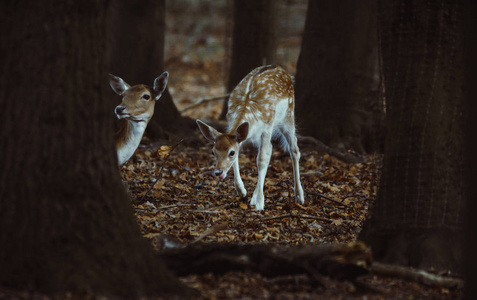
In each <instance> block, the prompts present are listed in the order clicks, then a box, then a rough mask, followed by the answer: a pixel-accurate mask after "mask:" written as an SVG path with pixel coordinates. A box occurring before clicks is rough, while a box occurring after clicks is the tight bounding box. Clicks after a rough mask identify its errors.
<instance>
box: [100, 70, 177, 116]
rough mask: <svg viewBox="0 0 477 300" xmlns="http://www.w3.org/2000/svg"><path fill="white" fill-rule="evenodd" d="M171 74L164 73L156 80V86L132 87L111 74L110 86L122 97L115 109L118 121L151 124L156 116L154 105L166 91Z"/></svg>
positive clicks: (142, 85) (141, 85) (139, 85)
mask: <svg viewBox="0 0 477 300" xmlns="http://www.w3.org/2000/svg"><path fill="white" fill-rule="evenodd" d="M168 78H169V73H168V72H164V73H162V75H161V76H159V77H157V78H156V79H155V80H154V86H153V87H150V86H147V85H144V84H137V85H135V86H130V85H129V84H127V83H126V82H125V81H124V80H123V79H122V78H120V77H117V76H114V75H112V74H109V85H110V86H111V88H112V89H113V91H114V92H115V93H116V94H118V95H119V96H121V97H122V102H121V104H119V105H118V106H116V108H115V109H114V112H115V113H116V116H117V117H118V119H127V120H132V121H136V122H140V121H144V122H149V120H150V119H151V118H152V115H153V114H154V105H155V104H156V101H157V100H159V98H161V96H162V93H163V92H164V90H165V89H166V86H167V80H168Z"/></svg>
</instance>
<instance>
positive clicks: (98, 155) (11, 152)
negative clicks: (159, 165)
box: [0, 0, 187, 298]
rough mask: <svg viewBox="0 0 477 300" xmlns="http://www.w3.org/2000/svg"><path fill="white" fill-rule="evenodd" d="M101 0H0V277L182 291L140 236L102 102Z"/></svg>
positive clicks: (27, 285) (11, 283)
mask: <svg viewBox="0 0 477 300" xmlns="http://www.w3.org/2000/svg"><path fill="white" fill-rule="evenodd" d="M105 3H106V2H105V1H86V2H85V1H80V2H78V1H71V0H66V1H65V0H61V1H49V2H40V1H38V2H35V1H22V2H18V1H16V2H12V1H4V2H2V3H1V4H0V28H1V29H0V30H1V33H2V42H1V43H2V44H1V46H2V47H1V48H2V55H1V57H0V63H1V65H2V69H3V72H2V75H1V76H2V77H1V80H0V93H1V94H0V95H1V98H0V99H1V101H0V120H1V121H0V122H1V125H0V141H1V148H2V151H1V152H0V165H1V166H2V167H1V170H0V176H1V181H0V245H1V246H0V265H1V268H0V285H2V286H4V287H9V288H18V289H33V290H38V291H42V292H46V293H49V294H57V293H64V292H73V293H77V292H86V293H91V294H98V295H106V296H115V297H121V298H135V297H139V296H141V295H158V294H169V293H184V292H187V290H184V288H183V287H182V286H181V284H180V283H179V282H178V281H177V279H175V278H174V276H172V275H171V274H170V273H169V272H168V271H167V269H166V268H165V266H164V265H163V264H162V262H161V261H160V260H158V259H157V257H156V254H155V253H154V251H153V249H152V247H151V246H150V245H149V244H148V243H147V242H146V241H145V239H143V238H142V237H141V235H140V231H139V227H138V225H137V220H136V219H135V218H134V215H133V211H132V208H131V206H130V203H129V199H128V198H127V195H126V193H125V191H124V189H123V186H122V184H121V180H120V177H119V173H118V167H117V158H116V154H115V150H114V146H113V126H112V118H111V117H110V114H111V111H110V109H109V105H108V102H107V101H105V95H106V94H107V93H106V89H109V87H108V86H107V84H105V82H107V73H108V69H107V57H106V55H105V49H106V43H105V30H104V29H105V24H104V20H105V15H106V10H107V7H106V4H105Z"/></svg>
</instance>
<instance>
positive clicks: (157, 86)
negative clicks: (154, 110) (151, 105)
mask: <svg viewBox="0 0 477 300" xmlns="http://www.w3.org/2000/svg"><path fill="white" fill-rule="evenodd" d="M168 79H169V73H168V72H164V73H162V74H161V76H159V77H157V78H156V79H155V80H154V92H155V93H156V97H155V98H156V100H159V98H161V96H162V93H164V91H165V90H166V86H167V80H168Z"/></svg>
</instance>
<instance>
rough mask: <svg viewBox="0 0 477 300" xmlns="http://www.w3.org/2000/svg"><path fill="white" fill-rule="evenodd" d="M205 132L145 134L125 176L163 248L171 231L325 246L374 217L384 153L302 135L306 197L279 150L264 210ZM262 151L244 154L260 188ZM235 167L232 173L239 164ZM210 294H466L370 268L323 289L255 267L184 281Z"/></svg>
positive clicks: (191, 238)
mask: <svg viewBox="0 0 477 300" xmlns="http://www.w3.org/2000/svg"><path fill="white" fill-rule="evenodd" d="M199 135H200V133H199V132H198V131H197V132H196V135H195V136H191V137H190V139H191V140H194V141H197V139H201V140H202V141H203V144H196V143H195V142H194V143H192V146H189V145H187V142H186V141H182V142H181V141H174V142H172V143H171V142H169V143H158V142H152V141H148V140H147V139H145V141H144V144H143V145H141V146H140V148H139V149H138V151H137V152H136V155H135V156H134V157H133V158H132V159H131V160H130V161H128V162H127V163H125V164H124V165H123V166H121V175H122V178H123V180H124V182H125V183H127V189H128V191H129V193H130V197H131V201H132V204H133V207H134V210H135V214H136V216H137V219H138V222H139V225H140V227H141V230H142V233H143V235H144V236H145V237H146V238H148V239H149V240H150V241H151V243H152V244H153V245H154V246H155V247H160V246H159V245H158V243H157V240H156V238H157V237H159V236H162V235H168V236H170V237H171V238H172V239H173V240H174V241H175V242H176V243H177V244H180V245H187V244H190V243H193V242H195V241H198V240H200V241H202V242H205V243H207V242H231V243H248V244H268V245H280V246H287V247H291V246H297V245H323V244H330V243H348V242H352V241H356V239H357V235H358V234H359V232H360V230H361V226H362V224H363V222H364V221H365V219H366V218H367V217H368V212H369V209H370V206H372V204H373V202H374V200H375V197H376V191H377V188H378V182H379V170H380V166H381V159H382V157H381V156H380V155H369V156H365V157H363V158H364V160H365V162H363V163H355V164H347V163H344V162H342V161H340V160H338V159H336V158H335V157H333V156H330V155H329V154H327V153H320V152H319V151H317V150H316V149H315V148H314V147H313V145H310V144H307V143H305V142H300V143H299V146H300V149H301V152H302V159H301V163H300V170H301V178H302V184H303V187H304V189H305V204H303V205H301V204H297V203H295V202H294V197H293V177H292V166H291V159H290V157H289V155H288V154H286V153H283V152H282V151H281V150H280V149H279V148H278V147H275V150H274V152H273V155H272V159H271V162H270V166H269V170H268V173H267V178H266V182H265V187H264V193H265V197H266V200H265V209H264V210H263V211H255V209H254V206H251V205H248V204H247V203H243V202H241V201H240V199H239V197H238V196H237V194H236V192H235V190H234V185H233V175H232V174H229V175H228V176H227V178H225V179H224V180H217V178H216V177H215V176H214V175H213V174H212V171H213V169H214V160H213V156H212V154H211V151H210V149H211V145H207V144H206V142H205V139H202V138H201V137H200V136H199ZM255 156H256V150H254V149H248V148H246V149H244V151H242V152H241V153H240V167H241V175H242V178H243V181H244V184H245V187H246V189H247V191H248V195H251V194H252V193H253V189H254V188H255V185H256V181H257V168H256V161H255ZM231 173H233V171H231ZM181 280H182V281H183V282H184V283H185V284H187V285H188V286H191V287H194V288H196V289H198V290H199V291H200V292H201V293H202V295H203V297H204V299H276V298H278V299H458V298H460V297H461V290H459V289H454V290H451V289H447V288H441V287H430V286H425V285H421V284H418V283H416V282H407V281H405V280H400V279H391V278H383V277H381V276H374V275H365V276H362V277H361V278H360V279H359V280H360V282H362V283H363V284H365V285H367V286H369V287H372V289H371V290H370V289H366V290H365V291H363V290H362V289H359V288H357V287H356V286H355V285H354V284H351V283H349V282H342V281H338V280H335V281H331V282H332V284H330V285H328V286H327V287H326V288H324V287H320V286H317V285H316V284H313V282H311V281H310V280H308V279H307V277H306V276H304V275H293V276H285V277H284V276H281V277H276V278H266V277H263V276H261V275H260V274H256V273H252V272H229V273H226V274H223V275H214V274H211V273H209V274H205V275H200V276H199V275H190V276H187V277H183V278H181Z"/></svg>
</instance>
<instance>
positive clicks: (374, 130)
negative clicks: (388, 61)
mask: <svg viewBox="0 0 477 300" xmlns="http://www.w3.org/2000/svg"><path fill="white" fill-rule="evenodd" d="M376 32H377V27H376V0H366V1H353V0H347V1H333V0H324V1H309V4H308V11H307V16H306V24H305V32H304V35H303V41H302V46H301V52H300V57H299V60H298V65H297V71H296V90H295V92H296V118H297V126H298V128H299V133H301V134H302V135H310V136H313V137H315V138H317V139H319V140H320V141H322V142H324V143H325V144H327V145H329V146H331V147H334V148H337V149H339V150H341V151H346V150H348V149H352V150H355V151H357V152H358V153H372V152H374V151H380V152H381V151H382V146H383V145H382V144H383V135H384V132H383V129H384V106H383V98H382V97H381V93H380V70H379V63H378V62H379V60H378V43H377V34H376Z"/></svg>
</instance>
